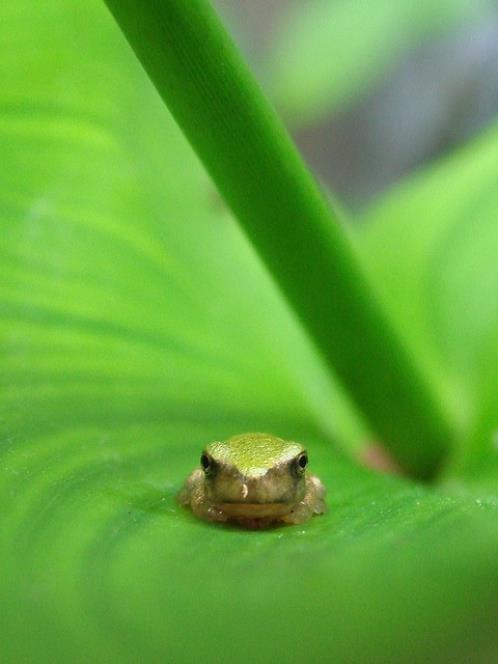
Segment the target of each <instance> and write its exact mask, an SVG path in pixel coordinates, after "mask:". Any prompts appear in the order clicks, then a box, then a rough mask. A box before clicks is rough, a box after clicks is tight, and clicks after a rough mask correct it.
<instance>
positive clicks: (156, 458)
mask: <svg viewBox="0 0 498 664" xmlns="http://www.w3.org/2000/svg"><path fill="white" fill-rule="evenodd" d="M217 431H219V424H218V423H211V424H209V423H198V424H192V422H190V421H188V422H187V421H182V420H179V421H176V422H174V423H173V422H172V423H169V424H163V425H152V424H149V425H147V424H140V425H136V424H133V425H121V426H115V427H112V428H111V427H109V426H102V425H95V426H94V427H92V426H89V425H87V426H85V427H73V428H69V427H68V428H65V429H63V430H61V431H59V432H58V433H48V434H45V435H43V434H38V435H36V434H34V435H33V436H32V437H31V439H30V441H29V442H24V443H23V444H18V445H15V446H13V447H12V449H11V450H9V451H8V452H7V453H5V452H4V453H3V454H2V461H1V463H2V471H3V472H2V485H1V500H2V505H3V506H4V516H3V519H2V520H3V526H2V531H1V536H0V538H1V539H0V542H1V564H2V579H1V582H0V588H1V594H2V597H3V598H8V605H7V608H8V610H7V611H5V610H4V611H3V612H2V619H1V622H2V634H3V635H4V641H3V643H4V645H3V657H4V658H5V657H6V658H7V661H20V659H22V658H28V659H30V660H31V661H33V659H34V661H39V660H40V659H44V658H47V659H49V658H52V657H55V658H56V659H57V660H58V661H61V660H65V661H68V660H70V661H88V660H89V659H92V660H94V661H103V660H105V661H117V660H119V661H137V660H139V659H140V660H141V661H143V660H147V661H156V660H159V659H160V658H164V657H165V656H166V657H167V658H168V659H172V660H173V661H191V660H192V659H195V658H196V655H198V654H199V653H200V652H202V659H203V660H204V661H208V662H217V661H222V662H223V661H227V662H228V661H233V660H234V659H235V658H239V659H240V658H242V661H254V659H255V658H256V659H257V660H258V661H272V660H275V658H278V659H279V661H289V662H293V661H302V660H303V659H304V658H306V656H308V658H309V657H310V656H311V657H312V658H313V657H314V658H315V659H320V658H324V657H327V658H328V657H333V658H338V660H339V661H345V662H347V661H355V662H383V661H410V662H419V661H420V662H422V661H448V662H455V661H457V662H458V661H462V662H463V661H469V656H470V655H472V661H479V660H480V656H481V655H484V654H489V653H491V652H493V650H492V649H493V648H494V647H495V646H497V645H498V644H497V643H496V630H495V622H496V609H497V606H496V603H497V598H496V584H497V582H498V576H497V575H498V572H497V569H496V550H497V546H498V529H497V527H496V511H495V510H491V509H490V508H487V507H486V506H483V505H479V504H476V501H475V500H473V499H468V500H465V499H456V498H450V497H445V496H442V495H438V494H436V493H432V492H431V491H429V490H426V489H422V488H420V487H417V486H414V485H412V484H409V483H407V482H403V481H400V480H394V479H388V478H385V477H380V476H374V475H371V474H368V473H366V472H363V471H360V470H358V469H357V468H354V467H352V466H351V465H349V463H348V462H344V461H341V460H340V459H338V458H336V457H335V456H332V455H331V454H330V452H329V450H328V447H327V446H324V445H321V444H320V443H319V442H318V441H316V440H313V441H311V442H312V443H314V444H313V446H312V449H313V456H312V459H311V463H312V467H313V470H314V471H316V472H317V473H318V474H319V475H320V476H321V477H322V478H323V479H324V481H325V482H326V484H327V486H328V488H329V505H330V511H329V513H328V514H327V515H325V516H323V517H316V518H315V519H313V520H312V522H310V523H309V524H304V525H302V526H298V527H288V528H280V529H274V530H269V531H264V532H250V531H249V532H247V531H243V530H237V529H230V528H223V527H217V526H213V525H210V524H205V523H203V522H200V521H196V520H195V519H194V518H193V517H191V516H190V514H189V513H187V512H184V511H183V509H182V508H180V507H178V506H177V505H176V503H175V501H174V494H175V492H176V490H177V488H178V486H179V481H180V478H181V477H182V476H183V475H184V474H186V473H187V472H188V471H189V470H190V469H191V467H192V464H194V463H195V460H196V458H197V453H198V446H197V445H192V444H191V443H190V442H189V441H190V440H193V439H196V438H199V437H202V436H207V437H209V438H211V437H213V436H215V435H216V433H217ZM4 608H5V605H4ZM51 661H53V660H51ZM483 661H484V660H483Z"/></svg>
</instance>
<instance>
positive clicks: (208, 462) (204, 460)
mask: <svg viewBox="0 0 498 664" xmlns="http://www.w3.org/2000/svg"><path fill="white" fill-rule="evenodd" d="M201 466H202V468H203V470H204V472H205V473H207V472H209V471H210V470H211V469H212V467H213V460H212V459H211V457H210V456H209V454H206V452H203V454H202V455H201Z"/></svg>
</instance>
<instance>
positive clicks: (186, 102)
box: [106, 0, 454, 478]
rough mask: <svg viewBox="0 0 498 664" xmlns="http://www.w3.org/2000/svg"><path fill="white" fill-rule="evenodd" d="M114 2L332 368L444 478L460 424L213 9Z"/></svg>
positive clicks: (418, 464)
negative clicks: (376, 289)
mask: <svg viewBox="0 0 498 664" xmlns="http://www.w3.org/2000/svg"><path fill="white" fill-rule="evenodd" d="M106 4H107V5H108V6H109V8H110V9H111V10H112V12H113V14H114V16H115V17H116V20H117V21H118V23H119V25H120V27H121V28H122V30H123V32H124V33H125V35H126V37H127V39H128V40H129V42H130V44H131V46H132V47H133V49H134V50H135V52H136V53H137V56H138V57H139V59H140V61H141V62H142V64H143V66H144V67H145V69H146V71H147V73H148V74H149V76H150V77H151V80H152V81H153V82H154V84H155V85H156V87H157V89H158V91H159V92H160V94H161V95H162V97H163V98H164V100H165V102H166V104H167V105H168V107H169V109H170V110H171V112H172V114H173V116H174V117H175V119H176V120H177V122H178V124H179V125H180V127H181V128H182V130H183V131H184V133H185V135H186V136H187V138H188V139H189V141H190V142H191V144H192V146H193V147H194V149H195V151H196V152H197V154H198V155H199V157H200V158H201V159H202V161H203V163H204V165H205V166H206V169H207V171H208V172H209V173H210V175H211V177H212V178H213V181H214V182H215V184H216V186H217V187H218V189H219V190H220V192H221V194H222V195H223V197H224V199H225V200H226V201H227V203H228V205H229V206H230V207H231V209H232V211H233V212H234V214H235V216H236V217H237V219H238V221H239V222H240V224H241V227H242V229H243V230H244V231H245V232H246V233H247V235H248V236H249V238H250V239H251V241H252V242H253V244H254V246H255V248H256V250H257V251H258V253H259V254H260V256H261V258H262V260H263V261H264V262H265V264H266V266H267V268H268V270H269V271H270V272H271V274H272V275H273V278H274V279H275V281H276V282H277V283H278V285H279V286H280V288H281V290H282V292H283V294H284V296H285V297H286V298H287V300H288V301H289V303H290V305H291V306H292V308H293V309H294V311H295V312H296V314H297V316H298V317H299V318H300V320H301V321H302V324H303V326H304V327H305V328H306V329H307V330H308V332H309V334H310V336H311V337H312V338H313V339H314V341H315V343H316V345H317V347H318V348H319V349H320V351H321V353H322V356H323V357H324V359H325V361H326V362H327V363H328V365H329V367H330V368H331V369H332V371H334V372H335V373H336V374H337V375H338V377H339V378H340V380H341V382H342V383H343V384H344V385H345V387H346V388H347V389H348V390H349V392H350V394H351V397H352V399H353V400H354V402H355V403H356V404H357V405H358V407H359V408H360V409H361V410H362V412H363V413H364V414H365V417H366V418H367V419H368V421H369V422H370V423H371V426H372V428H373V429H374V430H375V431H376V433H377V435H378V436H379V437H380V439H381V440H382V442H383V444H384V445H385V446H386V447H387V448H388V449H389V450H390V451H391V452H392V454H393V456H394V457H395V458H396V459H397V461H398V462H399V463H400V465H401V466H402V467H403V468H405V469H406V470H407V471H408V472H411V473H412V474H413V475H414V476H418V477H423V478H429V477H432V476H434V475H435V474H436V472H437V471H438V470H439V468H440V466H441V464H442V462H443V459H444V455H445V452H446V451H447V449H448V446H449V442H450V440H451V438H452V435H453V433H454V432H453V430H452V426H451V422H450V421H449V419H448V418H447V417H446V413H445V410H444V408H443V406H442V404H441V402H440V401H439V400H437V399H436V397H435V395H434V394H432V391H431V386H430V384H429V383H428V382H427V381H426V380H425V377H424V376H423V374H422V372H421V371H420V370H419V367H418V366H417V362H416V358H415V357H414V356H413V355H412V354H411V353H410V350H409V347H408V344H409V342H408V341H407V342H405V343H404V342H403V341H402V340H401V339H400V338H399V336H398V335H397V333H396V329H395V328H394V327H393V325H392V324H391V321H390V320H389V319H388V318H387V317H386V316H385V312H384V310H383V307H382V304H381V302H379V301H378V300H377V298H376V296H375V293H374V291H373V290H372V289H371V288H370V285H369V283H368V281H367V280H366V279H365V276H364V274H363V270H362V267H361V264H360V263H359V261H358V260H357V257H356V255H355V252H354V251H353V248H352V247H351V245H350V242H349V238H348V235H347V233H346V232H345V230H344V229H343V228H342V226H341V225H340V224H339V222H338V220H337V219H336V218H334V215H333V213H332V211H331V210H330V208H329V204H328V202H327V200H326V199H325V197H324V196H323V195H322V192H321V191H320V189H319V187H318V185H317V183H316V182H315V181H314V179H313V178H312V176H311V174H310V173H309V171H308V170H307V168H306V166H305V165H304V162H303V161H302V159H301V157H300V156H299V154H298V153H297V151H296V149H295V147H294V145H293V144H292V142H291V141H290V140H289V138H288V136H287V134H286V132H285V130H284V128H283V126H282V124H281V123H280V121H279V119H278V117H277V116H276V115H275V113H274V111H273V110H272V108H271V106H270V105H269V103H268V102H267V100H266V99H265V98H264V96H263V95H262V93H261V91H260V90H259V87H258V86H257V83H256V82H255V80H254V78H253V77H252V75H251V73H250V72H249V70H248V69H247V67H246V65H245V63H244V62H243V61H242V60H241V58H240V56H239V54H238V52H237V50H236V48H235V47H234V45H233V43H232V41H231V40H230V38H229V36H228V35H227V34H226V32H225V30H224V28H223V26H222V24H221V23H220V21H219V19H218V18H217V16H216V14H215V13H214V12H213V10H212V8H211V7H210V5H209V3H208V2H207V0H190V2H188V3H185V2H184V0H168V2H164V1H163V0H153V1H152V2H149V3H147V4H146V5H144V3H142V2H139V1H137V0H125V1H123V0H116V1H115V0H107V1H106ZM388 404H389V405H388ZM393 411H394V412H395V413H396V417H393V416H392V413H393Z"/></svg>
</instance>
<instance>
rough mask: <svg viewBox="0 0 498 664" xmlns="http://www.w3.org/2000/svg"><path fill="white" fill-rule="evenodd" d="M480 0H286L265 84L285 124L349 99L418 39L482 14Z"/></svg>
mask: <svg viewBox="0 0 498 664" xmlns="http://www.w3.org/2000/svg"><path fill="white" fill-rule="evenodd" d="M491 7H492V3H491V2H489V1H488V0H477V1H476V0H422V1H419V2H407V1H406V0H378V1H377V2H375V3H373V2H367V1H359V2H348V0H334V1H333V2H331V1H329V0H311V2H297V3H294V4H291V5H290V7H289V9H288V12H287V15H286V16H285V17H284V19H283V23H282V27H281V30H280V34H279V35H278V38H277V40H276V43H275V46H274V48H273V51H272V53H271V59H270V65H269V69H270V81H271V85H270V89H271V90H272V91H273V94H274V97H275V101H276V103H277V105H278V106H279V108H280V109H281V110H282V112H283V113H284V114H285V115H286V116H288V117H289V119H290V121H291V122H292V123H293V125H302V124H306V123H309V122H313V121H316V120H319V119H321V118H323V117H324V116H326V114H327V113H330V112H334V111H337V110H339V109H341V108H344V107H345V106H347V105H349V104H351V103H353V102H354V101H356V100H357V98H358V97H360V96H361V95H364V94H365V93H366V92H368V91H369V89H371V88H372V87H373V86H374V85H375V84H376V83H377V82H378V81H379V80H380V79H381V78H382V77H383V76H385V75H386V73H388V72H389V71H391V70H392V69H393V67H395V66H396V64H397V63H399V62H400V61H401V59H402V57H403V54H404V53H406V52H407V51H409V50H410V49H412V48H414V47H415V46H417V44H419V43H420V42H421V41H422V40H424V39H428V38H430V37H433V36H434V35H437V34H442V33H443V34H444V32H447V31H449V30H451V29H452V28H453V29H454V28H455V27H456V26H458V25H460V24H462V23H463V22H464V21H465V20H469V19H470V20H472V19H475V18H478V17H482V14H483V12H484V13H485V12H486V11H487V10H488V9H489V8H491Z"/></svg>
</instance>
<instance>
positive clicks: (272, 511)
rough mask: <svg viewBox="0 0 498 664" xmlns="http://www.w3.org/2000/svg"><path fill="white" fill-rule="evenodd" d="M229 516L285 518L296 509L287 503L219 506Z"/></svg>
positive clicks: (224, 504) (225, 504)
mask: <svg viewBox="0 0 498 664" xmlns="http://www.w3.org/2000/svg"><path fill="white" fill-rule="evenodd" d="M217 507H218V509H220V510H221V511H222V512H224V514H226V515H227V516H238V517H240V516H242V517H253V518H261V517H267V516H284V515H285V514H289V512H291V511H292V508H293V507H294V505H293V504H289V503H287V502H281V503H244V502H240V503H236V502H233V503H220V504H218V505H217Z"/></svg>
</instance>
